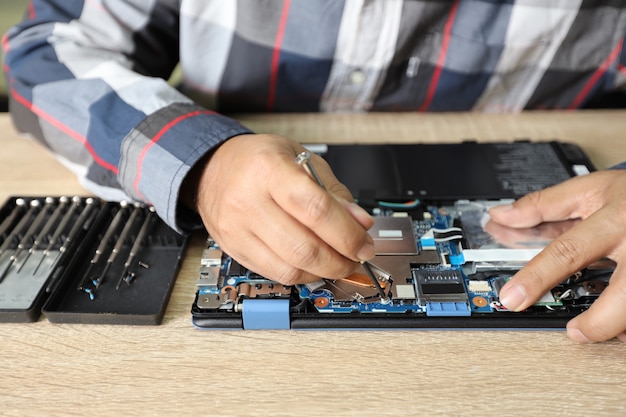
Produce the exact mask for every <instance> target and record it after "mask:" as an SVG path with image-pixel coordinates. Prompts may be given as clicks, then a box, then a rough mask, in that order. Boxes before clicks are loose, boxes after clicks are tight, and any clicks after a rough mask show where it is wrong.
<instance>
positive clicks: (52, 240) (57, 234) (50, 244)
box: [33, 197, 80, 275]
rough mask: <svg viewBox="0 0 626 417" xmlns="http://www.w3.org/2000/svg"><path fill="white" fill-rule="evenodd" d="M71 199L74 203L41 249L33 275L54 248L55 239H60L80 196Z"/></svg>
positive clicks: (78, 202)
mask: <svg viewBox="0 0 626 417" xmlns="http://www.w3.org/2000/svg"><path fill="white" fill-rule="evenodd" d="M72 201H73V202H74V204H72V206H71V207H70V208H69V209H67V212H65V216H63V218H62V219H61V222H60V223H59V225H58V226H57V227H56V229H55V231H54V234H53V235H52V237H51V238H50V240H49V241H48V245H47V246H46V248H45V249H44V251H43V254H42V256H41V259H40V260H39V263H38V264H37V266H36V267H35V270H34V271H33V275H35V274H37V271H38V270H39V267H40V266H41V264H42V263H43V261H44V259H45V258H46V257H47V256H48V254H49V253H50V251H52V248H54V245H56V243H57V241H58V240H59V239H60V237H61V235H62V234H63V231H64V230H65V228H66V227H67V224H68V223H69V222H70V219H71V218H72V215H73V212H74V210H75V209H76V208H78V206H79V204H80V198H78V197H74V198H73V199H72ZM54 263H55V262H53V264H54Z"/></svg>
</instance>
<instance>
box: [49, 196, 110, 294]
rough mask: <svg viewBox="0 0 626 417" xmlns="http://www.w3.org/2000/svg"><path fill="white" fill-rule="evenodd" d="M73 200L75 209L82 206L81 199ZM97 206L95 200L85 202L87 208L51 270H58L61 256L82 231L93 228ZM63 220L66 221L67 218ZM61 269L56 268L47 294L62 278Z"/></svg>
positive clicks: (84, 209)
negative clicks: (92, 220)
mask: <svg viewBox="0 0 626 417" xmlns="http://www.w3.org/2000/svg"><path fill="white" fill-rule="evenodd" d="M72 200H73V201H74V203H75V204H74V207H78V206H79V205H80V198H79V197H74V198H73V199H72ZM97 206H98V205H97V204H96V203H95V200H94V199H93V198H88V199H87V200H86V201H85V207H84V208H83V211H82V212H81V213H80V215H79V216H78V219H76V222H75V223H74V225H73V226H72V228H71V229H70V231H69V233H68V234H67V237H66V238H65V240H64V241H63V244H62V245H61V247H60V248H59V251H58V253H57V256H56V257H55V258H54V261H52V265H51V266H50V270H54V269H55V268H56V266H57V263H58V262H59V260H60V259H61V255H63V254H64V253H65V252H66V251H67V250H68V249H69V247H70V245H71V244H72V242H73V241H74V240H75V239H76V237H77V236H78V234H79V233H80V232H81V229H82V230H83V231H84V230H87V229H89V227H90V226H91V219H93V217H94V216H92V211H93V210H94V209H95V208H96V207H97ZM71 211H72V209H68V212H70V214H71ZM69 217H71V216H69ZM63 220H65V218H64V219H63ZM64 228H65V227H64ZM42 260H43V258H42ZM40 264H41V263H40ZM61 269H62V268H56V271H55V272H54V275H53V276H52V278H51V279H50V283H49V284H48V287H47V288H46V292H51V291H52V288H53V287H54V285H55V281H56V280H57V279H58V278H59V276H60V273H61V272H60V271H61Z"/></svg>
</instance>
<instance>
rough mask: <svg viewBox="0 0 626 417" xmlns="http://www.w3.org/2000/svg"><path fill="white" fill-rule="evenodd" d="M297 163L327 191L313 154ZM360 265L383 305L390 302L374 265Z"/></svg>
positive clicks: (297, 159)
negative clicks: (312, 158)
mask: <svg viewBox="0 0 626 417" xmlns="http://www.w3.org/2000/svg"><path fill="white" fill-rule="evenodd" d="M296 163H297V164H298V165H300V166H303V167H304V168H305V170H306V171H307V173H308V174H309V175H310V176H311V177H313V179H314V180H315V182H317V183H318V184H319V186H320V187H322V188H323V189H324V190H326V187H325V186H324V183H323V182H322V179H321V178H320V176H319V175H318V174H317V171H315V168H314V167H313V164H312V163H311V153H310V152H309V151H304V152H301V153H300V154H299V155H298V156H297V157H296ZM360 263H361V265H362V266H363V269H364V270H365V272H366V273H367V275H368V276H369V278H370V280H371V281H372V284H373V285H374V287H375V288H376V290H377V291H378V294H379V295H380V301H381V302H383V303H388V302H390V301H391V300H390V299H389V297H388V296H387V294H385V291H384V290H383V288H382V287H381V285H380V283H379V282H378V279H377V278H376V275H375V274H374V271H373V270H372V264H371V263H369V262H367V261H360ZM376 269H380V268H378V267H376Z"/></svg>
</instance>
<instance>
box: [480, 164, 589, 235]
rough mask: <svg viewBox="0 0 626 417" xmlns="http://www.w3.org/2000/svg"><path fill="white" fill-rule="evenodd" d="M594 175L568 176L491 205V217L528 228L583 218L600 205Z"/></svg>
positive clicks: (504, 222)
mask: <svg viewBox="0 0 626 417" xmlns="http://www.w3.org/2000/svg"><path fill="white" fill-rule="evenodd" d="M597 178H598V176H592V175H591V174H590V175H587V176H583V177H576V178H572V179H570V180H568V181H565V182H563V183H561V184H558V185H555V186H553V187H549V188H546V189H544V190H540V191H536V192H533V193H530V194H528V195H525V196H524V197H522V198H520V199H519V200H517V201H515V202H514V203H513V204H511V205H503V206H496V207H493V208H492V209H491V210H490V211H489V214H490V216H491V218H492V219H493V220H494V221H496V222H498V223H500V224H506V225H508V226H510V227H532V226H536V225H538V224H540V223H543V222H552V221H559V220H567V219H574V218H579V217H582V218H584V217H586V216H587V215H589V214H591V213H593V212H594V211H596V210H597V209H598V208H599V206H600V205H601V200H600V199H599V198H593V196H592V195H596V194H598V191H599V190H598V187H597V186H596V185H595V184H596V181H597Z"/></svg>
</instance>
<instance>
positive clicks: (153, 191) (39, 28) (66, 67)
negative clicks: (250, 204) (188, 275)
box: [3, 1, 248, 230]
mask: <svg viewBox="0 0 626 417" xmlns="http://www.w3.org/2000/svg"><path fill="white" fill-rule="evenodd" d="M145 7H146V9H145V10H141V9H138V8H137V7H134V8H131V7H130V6H129V5H128V4H127V3H126V2H123V1H117V2H114V1H112V2H108V3H107V6H106V7H105V6H102V5H99V6H96V5H94V2H85V3H84V4H83V5H82V6H80V7H79V6H77V5H76V3H75V2H72V3H71V4H70V3H68V2H61V1H57V2H54V1H48V2H35V3H33V6H32V9H31V14H30V17H29V18H28V19H26V20H25V21H24V22H22V23H21V24H20V25H19V26H17V27H15V28H13V29H12V30H11V31H10V32H9V33H8V34H7V36H6V38H5V40H4V41H3V48H4V50H5V66H4V69H5V71H6V74H7V81H8V85H9V88H10V101H11V112H12V115H13V119H14V122H15V125H16V127H17V128H18V129H19V130H21V131H24V132H28V133H31V134H32V135H34V136H35V137H36V138H38V139H39V140H40V141H42V142H43V143H44V144H45V145H46V146H47V147H48V148H50V149H51V150H52V151H53V152H54V153H55V154H56V155H57V156H58V157H59V159H60V160H61V161H62V162H64V163H65V164H66V165H67V166H68V167H70V168H71V169H72V170H73V171H74V172H76V173H77V175H78V176H79V178H80V180H81V182H82V183H83V184H84V185H85V186H86V187H87V188H88V189H90V190H91V191H93V192H95V193H96V194H97V195H100V196H102V197H104V198H107V199H122V198H133V199H137V200H141V201H145V202H148V203H151V204H154V205H155V207H156V208H157V212H158V213H159V214H160V216H161V217H163V218H164V219H165V220H166V221H167V222H168V223H169V224H170V225H171V226H173V227H175V228H177V229H178V230H182V229H186V228H188V227H191V224H183V223H184V221H183V220H182V219H180V218H177V216H178V212H177V209H176V208H177V207H178V202H177V198H178V197H179V189H180V186H181V184H182V182H183V179H184V178H185V176H186V174H187V172H188V171H189V169H190V167H192V166H194V165H195V164H196V163H197V161H198V160H199V159H200V158H202V157H203V155H205V154H207V153H208V152H210V151H211V150H212V149H213V148H214V147H215V146H217V145H219V144H220V143H221V142H223V141H224V140H226V139H228V138H229V137H231V136H234V135H236V134H241V133H246V132H248V130H247V129H245V128H244V127H242V126H241V125H239V124H238V123H236V122H234V121H232V120H230V119H227V118H225V117H223V116H219V115H216V114H214V113H211V112H209V111H207V110H205V109H203V108H201V107H198V106H196V105H194V104H193V103H192V102H191V100H189V99H188V98H186V97H185V96H183V95H182V94H180V93H179V92H178V91H176V89H174V88H173V87H172V86H170V85H169V84H168V83H167V82H166V80H165V78H167V76H169V73H170V72H171V70H172V68H173V67H174V66H175V64H176V62H177V60H178V49H177V48H178V45H177V27H176V24H175V21H176V16H175V13H176V11H175V10H169V9H168V8H167V7H166V6H155V8H156V7H161V10H159V11H158V12H157V11H155V10H154V9H150V10H149V9H148V6H145ZM129 17H130V18H132V19H130V18H129ZM159 19H160V20H159ZM172 22H174V24H172ZM168 23H170V24H169V26H168Z"/></svg>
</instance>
